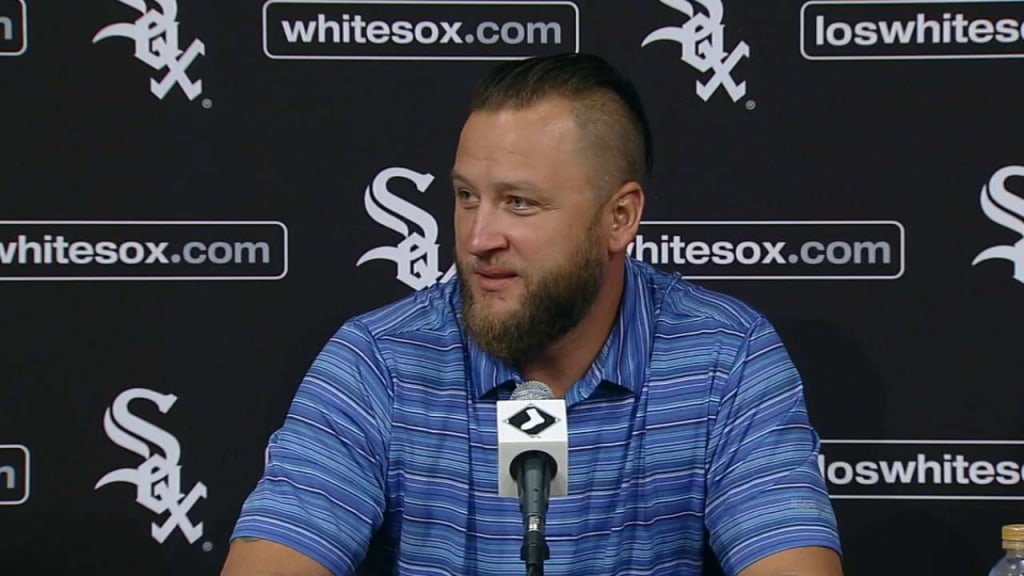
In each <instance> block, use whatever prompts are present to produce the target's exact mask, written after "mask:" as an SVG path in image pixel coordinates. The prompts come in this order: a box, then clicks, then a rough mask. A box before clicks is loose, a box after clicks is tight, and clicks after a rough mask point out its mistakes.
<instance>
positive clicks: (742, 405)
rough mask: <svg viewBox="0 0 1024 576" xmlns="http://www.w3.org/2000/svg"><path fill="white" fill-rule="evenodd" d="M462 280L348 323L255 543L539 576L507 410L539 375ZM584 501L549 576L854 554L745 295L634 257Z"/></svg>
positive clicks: (570, 518) (370, 565) (561, 520)
mask: <svg viewBox="0 0 1024 576" xmlns="http://www.w3.org/2000/svg"><path fill="white" fill-rule="evenodd" d="M460 305H461V296H460V293H459V287H458V282H457V281H456V280H452V281H448V282H446V283H443V284H438V285H435V286H433V287H431V288H428V289H425V290H421V291H419V292H416V293H414V294H412V295H410V296H409V297H407V298H404V299H403V300H400V301H398V302H395V303H393V304H390V305H387V306H384V307H382V308H379V309H376V310H374V311H371V312H368V313H365V314H362V315H359V316H357V317H354V318H352V319H350V320H348V321H347V322H345V323H344V324H343V325H342V326H341V327H340V328H339V329H338V331H337V332H336V333H335V334H334V336H333V337H332V338H331V339H330V340H329V341H328V342H327V343H326V345H325V346H324V348H323V349H322V351H321V352H320V353H319V355H318V356H317V358H316V359H315V360H314V362H313V364H312V366H311V367H310V369H309V371H308V373H307V374H306V376H305V377H304V379H303V380H302V383H301V384H300V386H299V388H298V391H297V392H296V394H295V397H294V400H293V402H292V404H291V406H290V409H289V412H288V415H287V417H286V419H285V421H284V424H283V425H282V426H281V428H280V429H278V430H277V431H276V432H275V433H274V434H273V435H272V437H271V439H270V441H269V450H268V456H267V465H266V468H265V471H264V474H263V476H262V478H261V479H260V481H259V483H258V484H257V486H256V487H255V489H254V490H253V492H252V493H251V494H250V495H249V497H248V498H247V499H246V500H245V502H244V504H243V506H242V510H241V514H240V517H239V519H238V522H237V524H236V526H235V530H234V532H233V537H238V536H248V537H255V538H261V539H266V540H271V541H274V542H278V543H281V544H284V545H286V546H289V547H291V548H294V549H295V550H298V551H299V552H302V553H303V554H305V555H307V556H309V557H311V558H313V559H314V560H316V561H318V562H319V563H321V564H323V565H324V566H325V567H327V568H328V569H329V570H331V571H332V572H333V573H334V574H336V575H347V574H367V575H370V574H372V575H374V576H376V575H381V574H400V575H420V574H422V575H428V574H429V575H452V576H471V575H493V576H504V575H508V576H519V575H521V574H523V573H524V564H523V562H522V561H521V560H520V556H519V550H520V545H521V544H522V536H523V524H522V522H523V519H522V514H521V512H520V511H519V503H518V500H517V499H515V498H511V497H501V496H498V469H497V456H498V450H497V431H496V417H495V406H496V404H495V403H496V401H497V400H502V399H508V398H509V397H510V395H511V392H512V390H513V389H514V388H515V386H516V384H518V383H520V382H522V377H521V375H520V374H519V373H518V372H517V371H516V369H515V368H514V367H513V366H510V365H508V364H506V363H504V362H502V361H500V360H498V359H496V358H494V357H492V356H489V355H488V354H486V353H484V352H483V351H481V350H480V349H479V348H478V347H477V346H476V345H475V343H474V342H473V341H472V340H470V339H468V338H467V336H466V334H465V333H464V331H463V329H462V325H461V322H460V315H461V311H460ZM565 400H566V404H567V410H568V412H567V420H568V429H569V471H568V473H569V494H568V495H567V496H560V497H552V498H551V502H550V507H549V510H548V516H547V527H546V535H547V542H548V545H549V547H550V550H551V557H550V559H549V560H547V561H546V562H545V564H544V568H545V572H546V573H547V574H548V575H549V576H558V575H572V576H598V575H616V576H623V575H627V574H633V575H641V574H642V575H655V576H658V575H699V574H701V573H702V559H703V550H704V545H705V541H706V539H707V542H706V543H707V544H708V545H709V546H710V548H711V550H713V551H714V553H715V554H716V556H717V558H718V560H719V563H720V564H721V566H722V568H723V569H724V571H725V572H726V574H730V575H731V574H736V573H737V572H739V571H740V570H742V569H743V568H744V567H746V566H748V565H749V564H751V563H752V562H754V561H756V560H758V559H760V558H763V557H764V556H767V555H769V554H772V553H773V552H778V551H781V550H784V549H787V548H792V547H797V546H825V547H829V548H833V549H835V550H836V551H839V539H838V534H837V528H836V522H835V516H834V514H833V511H832V508H831V504H830V501H829V497H828V494H827V492H826V489H825V486H824V482H823V480H822V478H821V474H820V472H819V469H818V465H817V453H818V449H819V444H818V437H817V435H816V433H815V431H814V429H813V428H812V426H811V425H810V423H809V420H808V416H807V412H806V409H805V404H804V399H803V393H802V384H801V380H800V376H799V374H798V372H797V370H796V368H795V367H794V365H793V363H792V362H791V360H790V358H789V356H788V354H787V352H786V350H785V348H784V346H783V344H782V342H781V341H780V339H779V336H778V334H777V332H776V331H775V330H774V328H773V327H772V326H771V325H770V324H769V322H768V321H767V320H766V319H765V318H764V317H763V316H762V315H760V314H759V313H757V312H756V311H754V310H752V309H751V308H750V307H749V306H747V305H745V304H743V303H741V302H740V301H738V300H737V299H735V298H732V297H729V296H725V295H723V294H720V293H717V292H713V291H710V290H708V289H705V288H702V287H700V286H697V285H695V284H693V283H690V282H687V281H685V280H683V279H682V278H681V277H680V276H679V275H678V274H668V273H664V272H661V271H657V270H655V269H654V268H652V267H651V266H649V265H647V264H644V263H641V262H637V261H634V260H627V264H626V282H625V289H624V293H623V298H622V304H621V307H620V314H619V318H618V321H617V322H616V324H615V325H614V327H613V329H612V332H611V334H610V335H609V337H608V339H607V341H606V342H605V344H604V346H603V348H602V349H601V351H600V352H599V354H598V356H597V358H596V359H595V360H594V362H593V364H592V365H591V367H590V369H589V370H588V371H587V373H586V374H585V375H584V376H583V377H582V378H580V380H578V381H577V382H575V383H574V384H573V386H572V387H571V389H570V390H569V391H568V392H567V393H566V396H565Z"/></svg>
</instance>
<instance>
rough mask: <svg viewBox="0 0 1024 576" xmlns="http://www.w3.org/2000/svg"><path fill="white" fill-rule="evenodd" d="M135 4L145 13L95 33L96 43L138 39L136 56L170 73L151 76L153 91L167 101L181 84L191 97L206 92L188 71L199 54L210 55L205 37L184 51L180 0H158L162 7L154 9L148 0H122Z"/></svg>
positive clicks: (150, 85)
mask: <svg viewBox="0 0 1024 576" xmlns="http://www.w3.org/2000/svg"><path fill="white" fill-rule="evenodd" d="M118 1H119V2H121V3H122V4H127V5H128V6H131V7H132V8H134V9H135V10H137V11H138V12H140V13H141V14H142V15H141V16H139V18H138V20H136V21H135V22H134V23H128V22H124V23H118V24H111V25H110V26H107V27H105V28H103V29H102V30H100V31H99V32H97V33H96V35H95V36H93V39H92V43H93V44H95V43H97V42H99V41H100V40H105V39H107V38H113V37H115V36H120V37H124V38H129V39H131V40H134V41H135V57H136V58H138V59H139V60H140V61H142V62H143V63H145V64H146V65H148V66H149V67H150V68H152V69H154V70H157V71H160V70H164V69H167V73H166V74H165V75H164V77H163V78H162V79H160V80H159V81H158V80H156V79H155V78H154V79H151V80H150V81H149V90H150V92H152V93H153V95H154V96H156V97H157V98H159V99H161V100H163V99H164V96H167V93H168V92H170V90H171V88H174V86H175V84H177V85H178V86H181V90H182V92H184V93H185V95H186V96H188V99H189V100H195V99H196V97H197V96H199V95H200V94H202V93H203V81H202V80H196V81H192V80H191V79H190V78H189V77H188V76H187V75H186V72H187V70H188V67H189V66H191V65H192V61H193V60H195V59H196V57H197V56H200V55H205V54H206V46H205V45H204V44H203V42H202V41H201V40H198V39H196V40H193V41H192V43H191V44H189V45H188V48H186V49H185V51H184V52H182V50H181V48H179V46H178V3H177V1H176V0H156V4H157V5H158V6H159V7H160V9H159V10H150V9H148V7H147V6H146V0H118Z"/></svg>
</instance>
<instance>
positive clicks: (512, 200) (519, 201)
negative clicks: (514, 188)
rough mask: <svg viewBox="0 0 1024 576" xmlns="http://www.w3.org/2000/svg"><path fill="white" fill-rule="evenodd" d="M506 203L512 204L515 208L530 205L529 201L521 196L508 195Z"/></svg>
mask: <svg viewBox="0 0 1024 576" xmlns="http://www.w3.org/2000/svg"><path fill="white" fill-rule="evenodd" d="M508 203H509V204H510V205H512V207H513V208H517V209H518V208H528V207H529V206H530V202H529V201H528V200H526V198H523V197H521V196H510V197H509V199H508Z"/></svg>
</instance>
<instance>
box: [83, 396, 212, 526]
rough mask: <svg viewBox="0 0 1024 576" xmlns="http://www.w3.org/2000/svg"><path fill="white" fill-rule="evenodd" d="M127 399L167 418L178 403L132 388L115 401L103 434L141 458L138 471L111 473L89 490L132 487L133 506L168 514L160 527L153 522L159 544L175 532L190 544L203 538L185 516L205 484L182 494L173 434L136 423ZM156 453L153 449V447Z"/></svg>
mask: <svg viewBox="0 0 1024 576" xmlns="http://www.w3.org/2000/svg"><path fill="white" fill-rule="evenodd" d="M132 400H146V401H148V402H152V403H153V404H155V405H156V407H157V408H158V409H159V410H160V413H161V414H166V413H167V411H168V410H170V409H171V407H172V406H174V403H175V402H176V401H177V400H178V397H177V396H174V395H173V394H160V393H159V392H154V391H152V390H147V389H145V388H131V389H128V390H125V391H124V392H122V393H121V394H120V395H118V397H117V398H116V399H115V400H114V404H113V406H112V407H111V408H107V410H106V412H105V413H104V414H103V429H104V430H106V432H107V436H108V437H109V438H110V440H111V441H112V442H114V443H115V444H117V445H118V446H120V447H122V448H124V449H125V450H128V451H130V452H133V453H135V454H137V455H139V457H141V458H143V459H144V460H143V462H142V463H141V464H139V466H138V467H137V468H121V469H119V470H114V471H112V472H110V473H108V474H106V475H105V476H103V477H102V478H100V480H99V482H97V483H96V486H95V487H94V489H99V488H102V487H103V486H106V485H108V484H112V483H114V482H124V483H127V484H134V485H135V487H136V493H135V494H136V495H135V501H136V502H138V503H139V504H141V505H142V506H144V507H145V508H146V509H148V510H149V511H150V512H153V513H154V514H167V515H168V516H167V517H166V518H165V519H164V520H163V523H162V524H161V523H159V522H153V524H152V525H151V530H150V533H151V534H152V536H153V539H154V540H156V541H157V542H159V543H161V544H162V543H163V542H164V541H165V540H167V537H168V536H170V535H171V532H173V531H174V529H175V528H178V529H180V530H181V533H182V534H184V536H185V539H186V540H188V542H189V543H190V544H192V543H195V541H196V540H198V539H199V538H200V537H202V535H203V523H202V522H200V523H198V524H193V523H192V521H191V520H190V519H189V517H188V515H189V512H190V511H191V510H192V507H193V506H194V505H195V504H196V502H198V501H199V499H200V498H206V485H205V484H203V483H202V482H197V483H196V484H195V485H194V486H192V489H191V490H190V491H189V492H188V494H185V493H182V491H181V445H180V444H179V443H178V439H177V438H175V437H174V436H173V435H171V434H170V433H168V432H167V431H165V430H163V429H162V428H159V427H157V426H156V425H154V424H152V423H150V422H147V421H146V420H143V419H142V418H139V417H138V416H136V415H135V414H132V412H131V411H130V410H129V404H130V403H131V401H132ZM154 446H155V447H156V450H153V449H152V448H153V447H154Z"/></svg>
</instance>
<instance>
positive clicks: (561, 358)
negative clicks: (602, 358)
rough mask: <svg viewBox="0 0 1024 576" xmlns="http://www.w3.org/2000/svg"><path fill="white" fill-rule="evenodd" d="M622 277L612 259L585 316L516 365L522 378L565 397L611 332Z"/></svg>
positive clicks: (619, 266)
mask: <svg viewBox="0 0 1024 576" xmlns="http://www.w3.org/2000/svg"><path fill="white" fill-rule="evenodd" d="M624 276H625V264H624V263H623V262H615V261H614V260H613V261H612V262H611V263H610V265H609V270H608V276H607V277H606V279H605V282H604V285H603V286H602V287H601V290H600V291H599V292H598V294H597V298H596V299H595V300H594V305H593V306H591V308H590V311H589V312H587V315H586V316H584V317H583V320H581V321H580V322H579V324H577V325H576V326H575V327H574V328H573V329H572V330H570V331H569V332H567V333H566V334H565V335H564V336H562V337H561V338H559V339H558V340H557V341H555V342H554V343H553V344H551V345H550V346H548V347H547V348H545V349H544V350H542V351H541V352H539V353H537V354H536V355H534V356H533V357H531V358H530V360H529V361H526V362H523V363H522V364H520V366H519V371H520V373H521V374H522V376H523V378H525V379H526V380H537V381H539V382H543V383H545V384H547V385H548V387H549V388H551V392H552V393H553V394H554V396H555V398H562V397H564V396H565V394H566V392H568V391H569V388H571V387H572V385H573V384H574V383H575V382H576V381H577V380H579V379H580V378H582V377H583V375H584V374H586V373H587V370H589V369H590V365H591V364H592V363H593V362H594V359H595V358H597V355H598V353H600V352H601V348H602V347H603V346H604V343H605V341H606V340H607V339H608V336H609V334H611V331H612V326H613V325H614V324H615V320H616V319H617V318H618V315H619V304H620V302H621V300H622V293H623V284H624Z"/></svg>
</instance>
